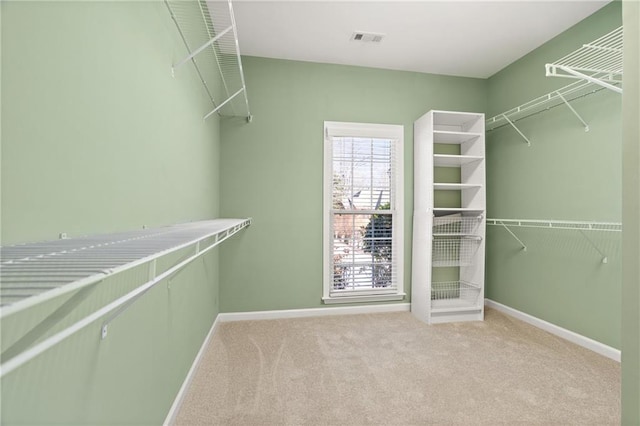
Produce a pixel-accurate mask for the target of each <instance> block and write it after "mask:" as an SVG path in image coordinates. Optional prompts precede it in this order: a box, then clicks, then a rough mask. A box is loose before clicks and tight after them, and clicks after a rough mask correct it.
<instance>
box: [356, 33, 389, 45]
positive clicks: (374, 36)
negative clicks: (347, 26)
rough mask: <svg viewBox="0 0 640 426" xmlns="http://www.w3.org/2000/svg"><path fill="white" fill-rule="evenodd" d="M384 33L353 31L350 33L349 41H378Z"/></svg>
mask: <svg viewBox="0 0 640 426" xmlns="http://www.w3.org/2000/svg"><path fill="white" fill-rule="evenodd" d="M384 36H385V34H380V33H367V32H364V31H355V32H354V33H353V34H351V41H357V42H360V43H380V42H381V41H382V39H383V38H384Z"/></svg>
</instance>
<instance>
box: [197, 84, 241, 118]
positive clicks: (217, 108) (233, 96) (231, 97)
mask: <svg viewBox="0 0 640 426" xmlns="http://www.w3.org/2000/svg"><path fill="white" fill-rule="evenodd" d="M242 92H244V87H243V88H242V89H240V90H238V91H237V92H236V93H234V94H233V95H231V96H229V97H228V98H227V100H226V101H224V102H223V103H221V104H220V105H218V106H217V107H215V108H214V109H213V111H211V112H210V113H208V114H207V115H205V116H204V118H203V120H206V119H207V118H209V117H210V116H211V115H213V114H214V113H215V112H216V111H218V110H219V109H220V108H222V107H223V106H225V105H226V103H227V102H229V101H230V100H231V99H233V98H235V97H236V96H238V95H239V94H240V93H242Z"/></svg>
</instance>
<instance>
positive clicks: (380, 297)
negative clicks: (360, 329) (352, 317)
mask: <svg viewBox="0 0 640 426" xmlns="http://www.w3.org/2000/svg"><path fill="white" fill-rule="evenodd" d="M405 296H406V294H405V293H388V294H368V295H360V296H358V295H354V294H350V295H348V296H341V297H323V298H322V302H323V303H324V304H325V305H335V304H338V303H360V302H386V301H390V300H403V299H404V298H405Z"/></svg>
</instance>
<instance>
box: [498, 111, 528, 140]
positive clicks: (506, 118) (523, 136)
mask: <svg viewBox="0 0 640 426" xmlns="http://www.w3.org/2000/svg"><path fill="white" fill-rule="evenodd" d="M502 116H503V117H504V119H505V120H507V122H508V123H509V124H511V127H513V128H514V129H516V132H518V134H519V135H520V136H522V138H523V139H524V140H525V141H527V146H531V141H530V140H529V139H528V138H527V137H526V136H525V135H524V134H523V133H522V132H521V131H520V129H518V128H517V127H516V125H515V124H513V121H511V120H509V117H507V116H506V114H502Z"/></svg>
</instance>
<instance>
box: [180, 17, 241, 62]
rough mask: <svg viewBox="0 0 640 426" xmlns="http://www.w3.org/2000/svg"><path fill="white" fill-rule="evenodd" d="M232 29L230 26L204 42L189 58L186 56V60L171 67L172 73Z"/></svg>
mask: <svg viewBox="0 0 640 426" xmlns="http://www.w3.org/2000/svg"><path fill="white" fill-rule="evenodd" d="M232 29H233V25H232V26H230V27H229V28H227V29H225V30H224V31H222V32H221V33H219V34H217V35H216V36H215V37H213V38H212V39H211V40H209V41H208V42H206V43H205V44H203V45H202V46H200V47H199V48H197V49H196V50H194V51H193V52H192V53H191V54H190V55H189V56H187V57H186V58H184V59H183V60H181V61H180V62H178V63H177V64H175V65H174V66H173V67H172V72H173V70H175V69H176V68H178V67H181V66H182V65H184V64H185V63H187V62H189V61H190V60H192V59H193V58H195V57H196V56H197V55H198V54H199V53H200V52H202V51H203V50H205V49H206V48H207V47H209V46H211V45H212V44H213V43H215V42H216V41H218V39H219V38H221V37H222V36H224V35H225V34H226V33H228V32H229V31H231V30H232Z"/></svg>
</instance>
